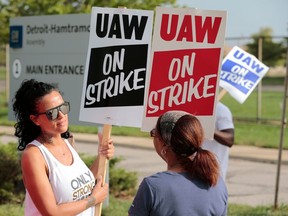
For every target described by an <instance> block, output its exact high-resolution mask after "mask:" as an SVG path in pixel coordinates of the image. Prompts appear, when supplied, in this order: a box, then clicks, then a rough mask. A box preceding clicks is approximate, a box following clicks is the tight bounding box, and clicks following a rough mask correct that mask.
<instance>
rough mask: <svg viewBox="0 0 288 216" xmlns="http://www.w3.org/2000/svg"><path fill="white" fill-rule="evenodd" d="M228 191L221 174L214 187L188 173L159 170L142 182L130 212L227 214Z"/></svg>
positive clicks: (182, 215) (160, 215)
mask: <svg viewBox="0 0 288 216" xmlns="http://www.w3.org/2000/svg"><path fill="white" fill-rule="evenodd" d="M227 207H228V192H227V188H226V185H225V183H224V181H223V179H222V178H219V180H218V183H217V185H216V186H215V187H209V186H208V185H206V184H204V183H203V182H202V181H200V180H197V179H191V178H189V176H188V174H187V173H176V172H170V171H166V172H159V173H156V174H154V175H152V176H149V177H147V178H144V179H143V181H142V182H141V184H140V186H139V189H138V192H137V194H136V196H135V198H134V201H133V203H132V205H131V207H130V209H129V215H130V216H136V215H137V216H142V215H143V216H148V215H149V216H172V215H173V216H188V215H189V216H191V215H192V216H197V215H199V216H204V215H205V216H209V215H217V216H225V215H226V214H227Z"/></svg>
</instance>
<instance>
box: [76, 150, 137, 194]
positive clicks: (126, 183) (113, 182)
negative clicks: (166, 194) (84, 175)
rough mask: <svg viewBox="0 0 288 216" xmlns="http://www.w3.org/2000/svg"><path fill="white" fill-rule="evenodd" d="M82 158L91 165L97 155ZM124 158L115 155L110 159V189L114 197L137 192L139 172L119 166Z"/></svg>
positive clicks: (82, 156)
mask: <svg viewBox="0 0 288 216" xmlns="http://www.w3.org/2000/svg"><path fill="white" fill-rule="evenodd" d="M81 158H82V160H83V161H84V162H85V164H86V165H87V166H88V167H89V166H91V164H92V163H93V161H94V159H95V156H87V155H81ZM122 160H124V158H123V157H114V158H112V159H111V160H109V190H110V193H111V194H113V196H114V197H122V198H123V197H131V196H134V195H135V192H136V186H137V181H138V180H137V173H136V172H128V171H126V170H125V169H123V168H118V167H117V166H116V165H117V163H119V162H121V161H122Z"/></svg>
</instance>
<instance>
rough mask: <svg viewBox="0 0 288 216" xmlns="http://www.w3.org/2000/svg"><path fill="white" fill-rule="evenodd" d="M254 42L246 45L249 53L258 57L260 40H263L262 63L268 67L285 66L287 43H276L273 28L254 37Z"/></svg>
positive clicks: (264, 29)
mask: <svg viewBox="0 0 288 216" xmlns="http://www.w3.org/2000/svg"><path fill="white" fill-rule="evenodd" d="M251 37H252V40H253V42H251V43H248V44H246V46H247V51H248V52H249V53H250V54H252V55H255V56H256V57H257V56H258V49H259V38H262V62H263V63H264V64H266V65H267V66H270V67H271V66H276V65H283V63H284V61H285V53H286V48H285V41H284V40H283V41H280V42H274V41H273V37H272V29H271V28H262V29H260V31H259V32H258V33H256V34H253V35H252V36H251Z"/></svg>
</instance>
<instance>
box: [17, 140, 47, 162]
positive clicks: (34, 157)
mask: <svg viewBox="0 0 288 216" xmlns="http://www.w3.org/2000/svg"><path fill="white" fill-rule="evenodd" d="M21 162H22V167H23V166H25V165H28V166H43V165H44V166H45V160H44V158H43V155H42V153H41V151H40V149H39V148H38V147H37V146H34V145H28V146H26V148H25V150H24V151H23V153H22V156H21Z"/></svg>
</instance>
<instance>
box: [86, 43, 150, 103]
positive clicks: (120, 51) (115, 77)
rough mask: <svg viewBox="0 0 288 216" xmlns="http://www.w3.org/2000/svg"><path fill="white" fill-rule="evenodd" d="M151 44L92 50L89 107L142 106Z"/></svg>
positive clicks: (88, 94) (87, 98)
mask: <svg viewBox="0 0 288 216" xmlns="http://www.w3.org/2000/svg"><path fill="white" fill-rule="evenodd" d="M147 50H148V45H146V44H144V45H141V44H140V45H127V46H112V47H104V48H92V49H91V54H90V62H89V68H88V78H87V86H86V93H85V104H84V107H85V108H89V107H91V108H92V107H108V106H109V107H115V106H142V105H143V99H144V92H145V76H146V62H147Z"/></svg>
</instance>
